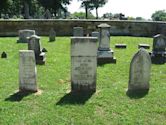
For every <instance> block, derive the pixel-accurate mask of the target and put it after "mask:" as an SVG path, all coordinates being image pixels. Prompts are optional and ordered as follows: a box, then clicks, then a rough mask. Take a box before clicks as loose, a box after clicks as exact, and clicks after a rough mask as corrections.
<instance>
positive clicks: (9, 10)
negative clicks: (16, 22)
mask: <svg viewBox="0 0 166 125" xmlns="http://www.w3.org/2000/svg"><path fill="white" fill-rule="evenodd" d="M71 1H72V0H0V17H1V18H24V19H29V18H40V17H42V14H44V13H45V12H46V10H47V12H48V11H49V13H50V14H52V15H51V16H53V17H54V16H55V18H62V17H64V18H66V17H67V16H68V15H69V12H68V10H67V7H66V5H69V4H70V3H71ZM78 1H81V2H82V4H81V7H84V8H85V10H86V11H85V18H88V14H89V15H90V17H91V13H90V10H93V9H95V10H96V18H98V8H99V7H102V6H103V5H104V4H106V2H107V0H78Z"/></svg>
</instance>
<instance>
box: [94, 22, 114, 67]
mask: <svg viewBox="0 0 166 125" xmlns="http://www.w3.org/2000/svg"><path fill="white" fill-rule="evenodd" d="M98 27H99V29H100V37H99V47H98V55H97V63H98V64H99V65H100V64H105V63H116V58H115V57H114V51H113V50H112V49H110V25H108V24H105V23H103V24H100V25H99V26H98Z"/></svg>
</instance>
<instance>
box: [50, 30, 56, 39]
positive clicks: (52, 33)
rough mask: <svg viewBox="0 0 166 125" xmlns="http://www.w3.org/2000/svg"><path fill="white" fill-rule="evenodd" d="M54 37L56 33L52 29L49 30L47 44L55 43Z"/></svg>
mask: <svg viewBox="0 0 166 125" xmlns="http://www.w3.org/2000/svg"><path fill="white" fill-rule="evenodd" d="M55 37H56V32H55V31H54V29H53V28H51V30H50V32H49V42H53V41H55Z"/></svg>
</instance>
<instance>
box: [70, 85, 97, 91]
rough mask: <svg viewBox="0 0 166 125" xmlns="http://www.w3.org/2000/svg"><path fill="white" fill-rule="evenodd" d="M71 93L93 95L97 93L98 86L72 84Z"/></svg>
mask: <svg viewBox="0 0 166 125" xmlns="http://www.w3.org/2000/svg"><path fill="white" fill-rule="evenodd" d="M71 92H72V93H80V92H85V93H93V92H96V84H95V83H93V84H87V85H86V84H82V85H81V84H73V83H72V84H71Z"/></svg>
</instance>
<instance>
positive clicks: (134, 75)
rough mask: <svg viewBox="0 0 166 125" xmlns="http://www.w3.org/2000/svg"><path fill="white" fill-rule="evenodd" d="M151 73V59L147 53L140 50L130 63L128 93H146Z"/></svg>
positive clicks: (142, 49)
mask: <svg viewBox="0 0 166 125" xmlns="http://www.w3.org/2000/svg"><path fill="white" fill-rule="evenodd" d="M150 72H151V58H150V56H149V53H148V52H147V51H146V50H145V49H144V48H141V49H140V50H139V51H138V52H137V53H136V54H135V55H134V57H133V58H132V61H131V63H130V73H129V85H128V91H131V92H136V91H137V92H138V91H140V92H141V91H148V90H149V81H150Z"/></svg>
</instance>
